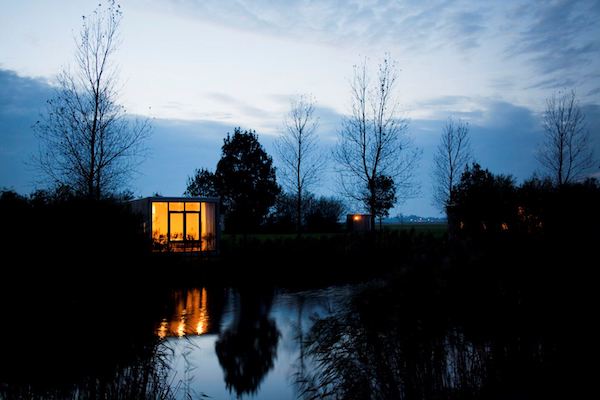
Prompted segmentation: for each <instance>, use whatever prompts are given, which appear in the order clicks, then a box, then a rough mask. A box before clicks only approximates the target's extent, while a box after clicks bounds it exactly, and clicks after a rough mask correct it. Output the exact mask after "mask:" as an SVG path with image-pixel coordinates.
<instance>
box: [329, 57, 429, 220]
mask: <svg viewBox="0 0 600 400" xmlns="http://www.w3.org/2000/svg"><path fill="white" fill-rule="evenodd" d="M396 78H397V72H396V67H395V64H394V62H392V61H390V60H388V59H387V58H386V59H384V60H383V62H382V63H381V64H380V65H379V70H378V74H377V78H376V80H375V82H374V83H371V81H370V79H369V74H368V73H367V64H366V61H365V62H364V63H363V64H362V65H361V66H355V67H354V77H353V79H352V81H351V86H350V87H351V94H352V114H351V115H350V116H349V117H347V118H345V119H344V121H343V123H342V128H341V130H340V132H339V138H338V144H337V147H336V149H335V151H334V157H335V160H336V161H337V163H338V172H339V176H340V184H341V187H342V191H343V192H344V194H345V195H346V196H348V197H349V198H351V199H353V200H356V201H358V202H360V203H362V204H363V205H364V207H365V208H366V209H367V210H368V212H369V213H370V214H371V227H372V228H373V229H374V228H375V215H376V212H377V190H376V185H374V184H373V182H374V181H375V179H377V177H378V176H380V175H386V176H389V177H390V178H392V179H393V180H394V182H395V183H396V187H397V190H398V192H399V195H400V196H399V197H400V198H401V199H402V200H404V199H406V198H407V197H410V196H411V195H413V194H414V193H415V191H416V186H415V182H414V170H415V167H416V166H417V162H418V160H419V158H420V155H421V152H420V151H419V150H418V149H416V148H415V147H414V145H413V143H412V140H411V137H410V136H409V135H408V133H407V127H408V123H407V121H406V120H405V119H403V118H401V117H400V116H399V107H398V102H397V101H396V99H395V97H394V96H395V90H394V89H395V84H396Z"/></svg>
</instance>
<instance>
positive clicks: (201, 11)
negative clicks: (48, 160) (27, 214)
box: [0, 0, 600, 216]
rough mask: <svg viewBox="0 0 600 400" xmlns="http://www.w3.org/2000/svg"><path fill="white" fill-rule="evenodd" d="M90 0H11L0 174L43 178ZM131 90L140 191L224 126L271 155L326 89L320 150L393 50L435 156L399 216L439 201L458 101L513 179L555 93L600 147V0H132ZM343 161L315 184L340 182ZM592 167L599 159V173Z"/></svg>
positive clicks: (0, 29) (125, 30) (1, 93)
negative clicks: (293, 120) (140, 122)
mask: <svg viewBox="0 0 600 400" xmlns="http://www.w3.org/2000/svg"><path fill="white" fill-rule="evenodd" d="M99 1H101V0H96V1H87V0H84V1H82V0H54V1H47V0H24V1H4V0H2V3H1V5H0V10H1V12H0V187H5V188H12V189H15V190H17V191H19V192H21V193H29V192H31V191H32V190H33V189H34V188H36V187H39V185H40V183H39V179H38V175H37V173H36V172H35V170H34V169H33V167H32V166H31V162H30V159H31V156H32V154H34V153H35V152H36V151H37V148H38V144H37V142H36V139H35V137H34V135H33V132H32V130H31V126H32V125H33V124H34V123H35V121H37V120H38V119H39V116H40V113H43V112H44V104H45V101H46V99H48V98H49V97H51V96H52V88H53V86H54V85H55V83H56V75H57V74H58V73H59V72H60V71H61V69H63V68H68V67H69V66H70V65H72V64H73V61H74V49H75V46H74V38H75V37H76V36H77V33H78V31H79V28H80V26H81V17H82V16H83V15H89V14H90V13H91V12H92V11H93V10H94V9H95V7H96V6H97V5H98V2H99ZM121 7H122V9H123V20H122V23H121V27H120V28H121V31H120V38H121V43H120V47H119V49H118V52H117V53H116V54H115V55H114V62H115V63H116V65H118V68H119V77H120V83H121V91H120V96H119V100H120V102H121V103H122V104H123V105H125V107H126V109H127V111H128V113H131V114H133V115H139V116H145V117H149V118H151V119H152V122H153V127H154V128H153V134H152V137H151V139H150V141H149V148H150V153H149V157H148V159H147V160H146V161H145V162H144V163H143V164H142V165H141V166H140V167H139V171H138V172H139V173H138V174H137V175H136V176H135V177H134V179H132V181H131V188H132V189H133V191H134V192H135V193H136V194H137V195H152V194H154V193H157V192H158V193H161V194H163V195H174V196H176V195H181V194H182V193H183V191H184V190H185V184H186V178H187V176H188V175H190V174H192V172H193V170H194V169H195V168H201V167H204V168H209V169H214V168H215V166H216V163H217V161H218V159H219V157H220V147H221V145H222V143H223V138H224V137H225V136H226V134H227V132H232V131H233V128H234V127H237V126H240V127H242V128H243V129H254V130H256V132H257V133H258V135H259V140H260V141H261V143H263V145H264V146H265V148H266V150H267V152H269V154H272V155H273V156H274V159H275V164H276V165H278V159H277V157H276V154H275V149H274V146H273V141H274V139H275V138H276V137H277V136H278V135H279V134H280V133H281V132H282V130H283V120H284V117H285V115H286V113H287V111H288V110H289V107H290V100H291V99H292V98H293V97H294V96H297V95H299V94H309V95H312V96H313V97H314V98H315V99H316V102H317V103H316V105H317V108H316V114H317V116H318V117H319V121H320V124H319V130H318V134H319V138H320V143H321V148H322V151H323V152H324V154H329V153H330V152H331V149H332V147H333V145H334V144H335V142H336V138H337V134H338V131H339V128H340V123H341V120H342V118H343V117H344V115H347V114H348V113H349V112H350V105H351V102H350V100H351V99H350V90H349V81H350V79H351V77H352V73H353V66H354V65H356V64H359V63H361V61H362V60H364V59H367V61H368V63H369V65H370V66H371V67H372V68H375V67H376V65H377V63H378V62H379V61H380V60H381V59H382V57H384V55H385V54H389V56H390V57H391V58H393V59H394V60H395V61H396V63H397V65H398V67H399V75H398V82H397V92H396V97H397V99H398V102H399V104H400V109H401V113H402V116H403V117H405V118H408V119H409V125H408V134H409V135H411V136H412V138H413V139H414V143H415V145H416V146H418V147H419V148H421V149H422V151H423V156H422V159H421V161H420V164H419V167H418V169H417V170H416V177H417V181H418V182H419V183H420V193H419V195H418V196H416V197H415V198H412V199H407V200H405V201H403V202H401V204H399V205H398V206H397V207H396V208H395V209H393V210H392V211H391V215H392V216H396V215H398V214H400V213H402V214H417V215H421V216H439V210H437V209H436V208H435V207H434V206H433V205H432V199H431V193H432V189H431V186H432V183H431V178H430V176H431V168H432V160H433V154H434V151H435V147H436V145H437V143H438V141H439V136H440V133H441V129H442V126H443V125H444V123H445V121H446V119H447V118H448V117H450V116H453V117H456V118H463V119H464V120H465V121H468V122H469V124H470V127H471V131H470V134H471V141H472V147H473V152H474V157H475V159H476V160H477V161H478V162H479V163H480V164H481V165H482V166H483V167H485V168H489V169H490V170H491V171H492V172H494V173H504V174H511V175H513V176H514V177H515V179H516V180H517V182H520V181H522V180H523V179H526V178H528V177H531V176H532V174H533V173H535V172H539V165H538V164H537V163H536V160H535V157H534V155H535V150H536V147H537V146H538V145H539V143H540V142H541V141H542V125H541V116H542V112H543V109H544V107H545V101H546V98H547V97H549V96H550V95H552V93H554V92H555V91H557V90H564V89H566V90H571V89H574V90H576V93H577V96H578V98H579V100H580V104H581V106H582V109H583V111H584V112H585V114H586V121H587V129H588V130H589V132H590V134H591V138H592V146H593V147H594V149H595V151H596V155H597V156H600V2H598V1H596V0H590V1H544V2H541V1H540V2H538V1H517V0H503V1H486V2H473V1H452V0H436V1H427V0H415V1H412V0H409V1H401V0H397V1H392V0H389V1H386V0H365V1H352V0H351V1H342V0H337V1H336V0H332V1H327V0H321V1H309V0H298V1H268V0H254V1H244V0H238V1H226V0H215V1H213V0H124V1H122V2H121ZM334 169H335V165H334V162H333V161H330V162H329V163H328V166H327V167H326V169H325V170H324V171H323V173H322V181H321V184H320V185H318V187H315V189H314V190H315V192H317V193H318V194H323V195H339V193H338V190H337V186H336V184H335V180H336V179H335V172H334ZM598 172H599V170H593V171H591V172H590V173H591V174H598Z"/></svg>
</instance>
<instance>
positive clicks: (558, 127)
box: [537, 91, 594, 186]
mask: <svg viewBox="0 0 600 400" xmlns="http://www.w3.org/2000/svg"><path fill="white" fill-rule="evenodd" d="M543 124H544V131H545V132H544V142H543V143H542V145H541V146H540V147H539V149H538V153H537V159H538V161H539V162H540V164H541V165H542V167H543V168H544V169H545V170H546V172H547V173H548V174H549V176H550V177H551V178H552V180H553V181H554V183H555V184H556V185H558V186H561V185H564V184H566V183H570V182H573V181H575V180H577V179H579V178H581V176H582V175H583V173H585V172H586V171H587V170H588V169H589V168H591V167H592V166H593V162H594V154H593V151H592V147H591V146H590V143H589V142H590V134H589V132H588V131H587V130H586V126H585V115H584V114H583V112H582V111H581V108H580V107H579V102H578V100H577V98H576V95H575V91H571V92H568V93H565V92H559V93H555V94H553V95H552V97H550V98H548V99H547V100H546V110H545V112H544V119H543Z"/></svg>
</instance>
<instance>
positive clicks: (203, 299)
mask: <svg viewBox="0 0 600 400" xmlns="http://www.w3.org/2000/svg"><path fill="white" fill-rule="evenodd" d="M207 301H208V300H207V296H206V289H205V288H202V294H201V296H200V313H199V314H200V315H199V316H198V318H199V321H198V326H197V327H196V332H197V333H198V335H202V334H203V333H206V331H207V330H208V307H207V305H206V303H207Z"/></svg>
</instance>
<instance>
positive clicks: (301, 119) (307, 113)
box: [275, 95, 326, 233]
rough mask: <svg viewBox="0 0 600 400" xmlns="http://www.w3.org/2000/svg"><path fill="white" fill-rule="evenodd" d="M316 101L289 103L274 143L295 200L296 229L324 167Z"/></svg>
mask: <svg viewBox="0 0 600 400" xmlns="http://www.w3.org/2000/svg"><path fill="white" fill-rule="evenodd" d="M318 126H319V119H318V118H317V117H316V116H315V101H314V99H313V98H311V97H308V96H304V95H301V96H298V97H297V98H296V99H294V100H292V102H291V108H290V111H289V113H288V115H287V117H286V119H285V121H284V131H283V132H282V134H281V136H279V138H278V139H277V141H276V142H275V146H276V149H277V153H278V155H279V158H280V160H281V167H280V169H279V171H280V173H281V178H282V182H283V185H284V187H285V188H286V189H287V190H288V191H289V192H290V193H291V194H292V196H293V197H294V200H295V206H296V207H295V208H296V212H295V219H296V221H295V222H296V230H297V232H298V233H300V232H301V229H302V219H303V209H304V204H303V203H304V199H305V198H306V196H307V194H308V191H309V189H310V188H311V187H312V186H313V185H315V184H316V183H317V182H318V181H319V173H320V172H322V170H323V168H324V167H325V163H326V161H325V157H324V155H323V154H322V153H321V152H320V151H319V149H318V143H317V141H318V137H317V133H316V131H317V128H318Z"/></svg>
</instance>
